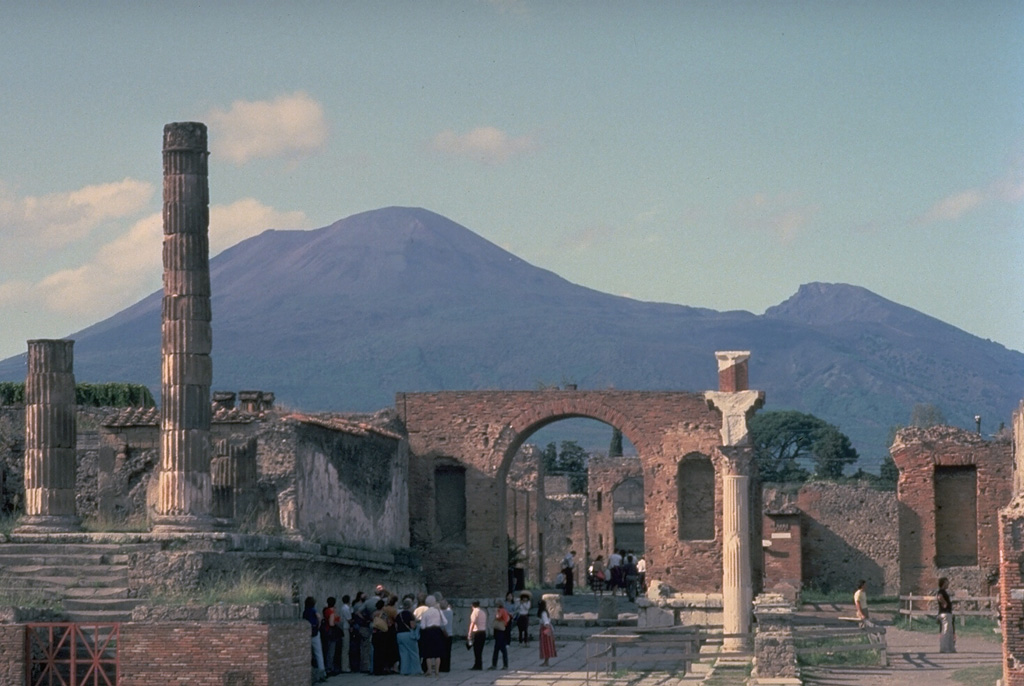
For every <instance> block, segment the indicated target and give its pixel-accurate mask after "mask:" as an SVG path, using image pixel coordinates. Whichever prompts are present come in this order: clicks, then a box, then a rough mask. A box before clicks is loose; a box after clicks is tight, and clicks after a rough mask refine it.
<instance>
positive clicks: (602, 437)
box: [505, 417, 643, 590]
mask: <svg viewBox="0 0 1024 686" xmlns="http://www.w3.org/2000/svg"><path fill="white" fill-rule="evenodd" d="M609 453H619V455H620V456H619V457H616V458H609ZM623 454H624V455H625V457H622V456H621V455H623ZM636 458H637V451H636V449H635V447H634V446H633V444H632V443H631V442H630V441H629V439H628V438H626V437H624V436H623V435H622V433H621V431H616V430H614V427H611V426H610V425H608V424H606V423H604V422H602V421H599V420H596V419H590V418H583V417H572V418H563V419H558V418H553V419H552V420H551V421H550V422H546V423H544V425H543V426H541V427H539V428H537V429H536V430H534V431H532V432H530V433H528V434H527V435H525V436H524V437H523V439H522V445H521V447H520V448H519V450H518V451H517V452H516V453H515V455H514V457H513V458H512V460H511V463H510V464H509V467H508V471H507V475H506V483H505V514H506V527H507V536H508V549H509V563H510V564H509V567H510V573H509V581H510V587H511V588H516V587H518V586H520V585H529V586H531V587H541V588H552V587H555V588H557V587H558V585H559V584H561V585H563V586H564V583H565V580H564V574H562V572H563V565H564V558H565V556H566V554H567V553H568V552H570V551H573V550H575V551H576V555H575V569H574V574H573V577H574V578H573V586H574V589H577V590H578V589H583V588H584V587H585V586H586V583H587V569H588V568H589V566H590V564H591V562H592V561H593V560H594V559H595V558H596V557H597V555H603V558H602V559H603V560H605V561H607V559H608V554H609V552H610V551H611V548H612V546H613V544H614V541H615V533H614V530H613V526H612V524H611V517H612V515H613V512H614V508H615V504H614V503H615V500H614V497H613V494H612V487H613V486H615V485H618V483H619V482H621V481H622V479H621V478H620V479H617V480H616V482H615V483H614V484H610V485H608V484H605V481H604V479H605V477H604V476H603V475H604V473H605V472H604V471H603V470H606V468H607V464H606V463H607V461H608V460H609V459H616V460H619V461H622V460H628V461H629V462H630V463H631V465H632V469H631V471H630V474H631V475H632V476H634V477H639V479H640V481H639V484H640V486H639V498H637V494H636V493H635V492H633V493H631V495H630V499H631V500H630V504H629V505H628V508H629V509H630V511H632V512H634V513H635V511H636V510H637V508H639V515H638V516H637V515H636V514H634V515H633V520H632V521H631V522H630V523H631V524H633V525H634V529H635V526H636V525H637V524H639V527H640V536H639V537H640V541H641V542H642V537H643V481H642V479H643V476H642V469H641V467H640V461H639V460H638V459H636ZM595 466H598V467H599V470H598V472H597V473H599V474H601V475H602V476H601V477H600V479H601V484H602V487H601V488H598V489H596V490H595V489H594V488H593V484H594V482H593V479H592V476H593V475H594V474H595V471H594V468H595ZM624 493H625V492H624ZM623 497H624V496H620V501H619V502H620V504H622V505H623V507H626V506H625V505H624V503H625V501H624V500H623V499H622V498H623ZM637 501H638V503H637ZM595 515H604V516H606V517H607V518H608V522H609V523H608V525H607V526H597V527H595V526H594V525H593V522H594V521H595ZM630 534H631V535H633V536H634V538H635V537H636V532H635V530H634V531H631V532H630ZM560 575H562V576H560Z"/></svg>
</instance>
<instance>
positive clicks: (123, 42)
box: [0, 0, 1024, 357]
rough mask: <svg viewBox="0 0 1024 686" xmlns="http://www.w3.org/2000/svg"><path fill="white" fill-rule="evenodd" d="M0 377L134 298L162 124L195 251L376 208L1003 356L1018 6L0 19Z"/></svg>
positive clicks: (551, 4)
mask: <svg viewBox="0 0 1024 686" xmlns="http://www.w3.org/2000/svg"><path fill="white" fill-rule="evenodd" d="M0 63H2V64H3V65H4V69H3V70H2V71H0V122H2V124H3V125H2V126H0V151H2V154H0V357H7V356H9V355H13V354H17V353H19V352H23V351H24V350H25V341H26V340H27V339H30V338H48V337H60V336H65V335H67V334H69V333H71V332H73V331H76V330H78V329H80V328H83V327H84V326H86V325H88V324H91V323H93V322H95V321H98V320H100V319H102V318H105V317H107V316H109V315H111V314H113V313H114V312H117V311H118V310H120V309H122V308H124V307H126V306H128V305H130V304H131V303H133V302H135V301H136V300H138V299H139V298H141V297H143V296H144V295H146V294H148V293H150V292H152V291H154V290H156V289H158V288H159V287H160V217H159V212H160V200H161V199H160V193H161V191H160V183H161V160H160V145H161V133H162V129H163V125H164V124H166V123H168V122H173V121H185V120H198V121H204V122H206V123H207V124H208V125H209V127H210V145H211V152H212V154H211V158H210V190H211V227H210V231H211V243H212V245H213V250H214V252H217V251H219V250H222V249H223V248H225V247H227V246H229V245H231V244H233V243H235V242H237V241H238V240H241V239H243V238H246V237H248V236H251V235H255V234H257V233H260V232H262V231H263V230H265V229H268V228H318V227H320V226H324V225H327V224H330V223H332V222H334V221H336V220H338V219H341V218H343V217H346V216H348V215H350V214H354V213H356V212H362V211H365V210H369V209H374V208H378V207H383V206H387V205H410V206H420V207H425V208H427V209H430V210H433V211H435V212H438V213H440V214H443V215H445V216H447V217H449V218H451V219H453V220H455V221H457V222H459V223H461V224H463V225H465V226H467V227H468V228H470V229H472V230H473V231H476V232H477V233H479V234H480V235H482V236H484V237H485V238H487V239H489V240H491V241H493V242H494V243H497V244H498V245H501V246H502V247H504V248H506V249H508V250H511V251H512V252H514V253H516V254H517V255H519V256H521V257H522V258H524V259H526V260H527V261H529V262H531V263H533V264H535V265H538V266H541V267H544V268H547V269H550V270H552V271H554V272H556V273H558V274H560V275H562V276H564V277H566V278H567V279H569V280H571V281H574V282H576V283H580V284H583V285H586V286H590V287H592V288H595V289H598V290H601V291H605V292H609V293H615V294H620V295H628V296H630V297H634V298H637V299H641V300H652V301H663V302H674V303H682V304H687V305H694V306H702V307H710V308H714V309H719V310H726V309H745V310H750V311H752V312H757V313H760V312H763V311H764V309H765V308H766V307H769V306H771V305H773V304H777V303H779V302H781V301H783V300H785V299H786V298H787V297H789V296H790V295H792V294H793V293H794V292H795V291H796V289H797V288H798V286H799V285H800V284H802V283H806V282H809V281H828V282H845V283H852V284H856V285H860V286H864V287H866V288H868V289H870V290H872V291H874V292H876V293H878V294H880V295H882V296H884V297H886V298H889V299H892V300H895V301H897V302H899V303H902V304H905V305H908V306H910V307H914V308H916V309H918V310H921V311H923V312H925V313H927V314H930V315H933V316H935V317H938V318H940V319H942V320H944V321H947V322H949V323H951V324H954V325H955V326H958V327H960V328H963V329H965V330H967V331H969V332H971V333H974V334H976V335H978V336H981V337H983V338H991V339H993V340H995V341H997V342H999V343H1002V344H1004V345H1006V346H1007V347H1010V348H1014V349H1016V350H1024V306H1022V304H1024V270H1022V269H1021V267H1020V265H1021V261H1022V259H1021V258H1022V257H1024V214H1022V209H1024V3H1020V2H995V1H993V2H985V1H982V2H977V3H953V2H948V3H946V2H826V1H825V0H817V1H814V2H810V1H808V2H785V1H780V2H770V3H765V2H758V3H739V2H736V3H703V2H649V3H643V2H637V3H632V2H630V3H626V2H556V1H548V2H531V1H529V0H521V1H514V0H506V1H504V2H502V1H496V2H485V1H482V0H481V1H465V2H434V1H430V0H426V1H424V2H412V1H411V0H409V1H403V2H389V1H387V0H384V1H380V2H287V3H282V2H273V3H272V2H244V3H243V2H229V1H221V2H202V3H199V2H174V1H170V2H146V1H142V2H139V1H135V2H92V3H65V2H45V1H44V2H21V1H18V2H11V1H8V0H0Z"/></svg>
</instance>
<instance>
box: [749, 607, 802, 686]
mask: <svg viewBox="0 0 1024 686" xmlns="http://www.w3.org/2000/svg"><path fill="white" fill-rule="evenodd" d="M754 616H755V617H757V634H756V636H755V637H754V663H755V664H754V676H755V677H757V678H758V679H795V678H797V677H798V676H799V675H800V670H799V667H798V665H797V659H796V642H795V641H794V639H793V606H792V605H791V604H790V603H789V602H787V601H786V600H785V599H784V598H783V597H782V596H781V595H778V594H776V593H763V594H761V595H759V596H758V597H757V600H756V601H754Z"/></svg>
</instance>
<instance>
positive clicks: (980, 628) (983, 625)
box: [895, 615, 1003, 643]
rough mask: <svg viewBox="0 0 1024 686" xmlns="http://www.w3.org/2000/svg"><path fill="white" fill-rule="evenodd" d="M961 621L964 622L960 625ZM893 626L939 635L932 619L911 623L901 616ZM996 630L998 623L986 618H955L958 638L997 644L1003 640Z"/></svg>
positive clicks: (920, 619) (915, 620) (922, 618)
mask: <svg viewBox="0 0 1024 686" xmlns="http://www.w3.org/2000/svg"><path fill="white" fill-rule="evenodd" d="M954 616H955V615H954ZM961 619H963V620H964V623H963V624H962V625H961V624H960V620H961ZM895 626H896V627H897V628H899V629H903V630H905V631H916V632H919V633H925V634H935V635H936V637H937V636H938V635H939V627H938V624H937V623H936V622H935V619H934V618H933V617H915V618H914V622H913V623H911V622H910V621H909V620H908V619H907V618H905V617H903V616H902V615H901V617H900V619H899V621H898V622H896V625H895ZM998 628H999V623H998V622H996V621H995V620H994V619H989V618H988V617H956V633H957V635H959V636H977V637H978V638H984V639H986V640H989V641H992V642H994V643H998V642H1000V641H1002V640H1003V638H1002V636H1001V635H1000V634H999V633H998V632H997V631H996V629H998Z"/></svg>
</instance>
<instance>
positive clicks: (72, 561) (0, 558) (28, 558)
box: [0, 548, 127, 567]
mask: <svg viewBox="0 0 1024 686" xmlns="http://www.w3.org/2000/svg"><path fill="white" fill-rule="evenodd" d="M109 555H110V553H73V554H72V553H62V554H50V555H40V554H36V553H31V554H29V553H10V552H4V551H3V548H0V567H19V566H20V567H24V566H27V565H49V566H54V567H75V566H78V565H90V564H91V565H100V564H104V563H106V562H108V560H107V559H106V558H107V557H108V556H109ZM125 562H127V560H126V561H125Z"/></svg>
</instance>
